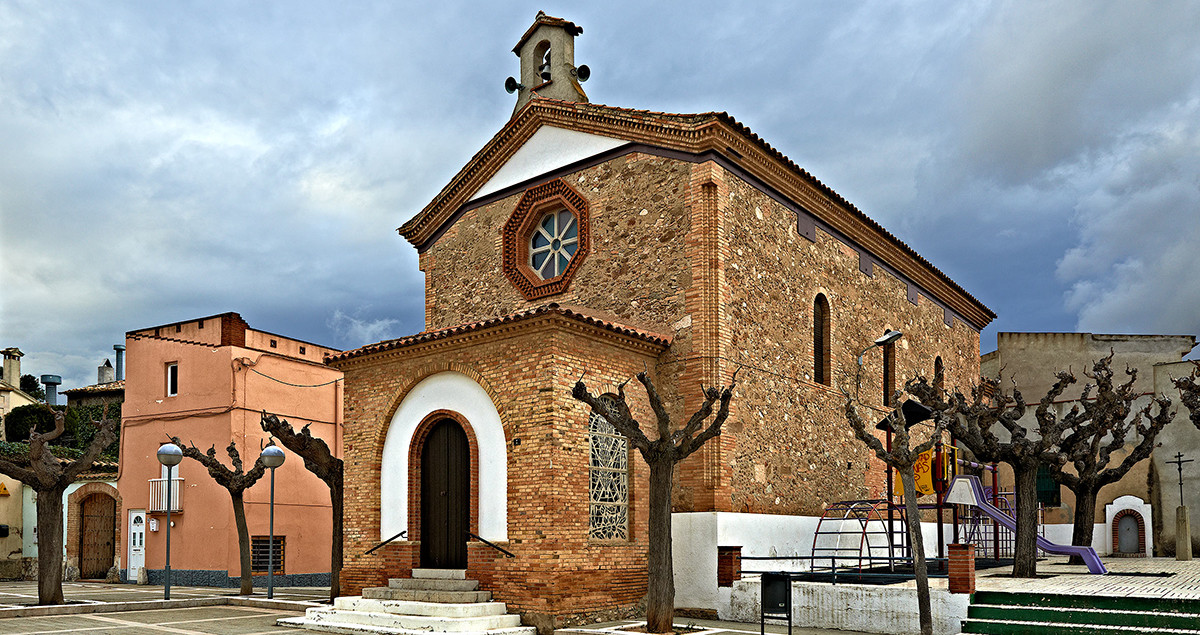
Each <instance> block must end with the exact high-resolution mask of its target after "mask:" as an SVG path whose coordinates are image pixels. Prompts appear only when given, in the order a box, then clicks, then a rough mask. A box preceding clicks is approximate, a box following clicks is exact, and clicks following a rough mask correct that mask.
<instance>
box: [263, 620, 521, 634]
mask: <svg viewBox="0 0 1200 635" xmlns="http://www.w3.org/2000/svg"><path fill="white" fill-rule="evenodd" d="M275 623H276V624H277V625H278V626H288V627H291V628H303V629H306V630H310V631H318V632H322V633H341V634H342V635H429V633H430V632H431V631H429V630H427V629H419V630H413V629H406V628H394V627H386V626H364V625H361V624H350V623H344V622H315V623H310V622H308V621H307V619H306V618H304V617H285V618H282V619H279V620H276V622H275ZM455 635H537V629H536V628H534V627H532V626H517V627H514V628H501V629H494V630H488V631H459V632H457V633H456V634H455Z"/></svg>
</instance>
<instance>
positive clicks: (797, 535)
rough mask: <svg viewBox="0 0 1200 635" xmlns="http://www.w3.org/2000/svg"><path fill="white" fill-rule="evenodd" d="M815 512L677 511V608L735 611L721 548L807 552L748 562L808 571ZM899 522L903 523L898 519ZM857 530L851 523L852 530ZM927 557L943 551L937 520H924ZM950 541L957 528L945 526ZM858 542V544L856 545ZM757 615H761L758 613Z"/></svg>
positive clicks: (754, 566)
mask: <svg viewBox="0 0 1200 635" xmlns="http://www.w3.org/2000/svg"><path fill="white" fill-rule="evenodd" d="M819 520H820V518H818V517H815V516H784V515H777V514H742V513H732V512H690V513H677V514H672V515H671V540H672V547H671V550H672V560H673V562H674V566H675V606H676V607H679V608H699V609H712V610H716V611H717V613H718V614H719V615H720V616H721V617H722V618H724V617H727V616H728V615H730V612H731V609H730V602H731V589H730V588H729V587H718V586H717V547H718V546H720V547H741V548H742V555H743V556H802V557H804V558H806V559H805V560H795V561H791V560H743V561H742V569H743V570H746V571H764V570H766V571H804V570H807V569H808V568H809V567H808V565H809V563H808V560H807V558H808V557H809V556H811V555H812V545H813V535H814V534H815V533H816V529H817V522H818V521H819ZM897 523H899V521H897ZM849 529H851V528H850V527H847V530H849ZM921 529H922V535H923V540H924V545H925V555H926V556H928V557H933V556H936V555H937V523H922V524H921ZM943 531H944V536H943V537H944V538H945V542H946V543H947V544H949V543H950V542H951V541H952V540H953V532H954V528H953V526H952V525H950V524H949V523H946V524H945V525H943ZM855 544H857V543H855ZM755 619H758V618H757V614H756V616H755Z"/></svg>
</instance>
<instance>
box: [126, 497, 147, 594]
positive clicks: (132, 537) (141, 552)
mask: <svg viewBox="0 0 1200 635" xmlns="http://www.w3.org/2000/svg"><path fill="white" fill-rule="evenodd" d="M145 566H146V510H144V509H131V510H129V580H130V581H137V579H138V574H139V573H141V570H142V568H143V567H145Z"/></svg>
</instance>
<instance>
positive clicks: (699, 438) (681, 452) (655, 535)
mask: <svg viewBox="0 0 1200 635" xmlns="http://www.w3.org/2000/svg"><path fill="white" fill-rule="evenodd" d="M637 379H638V381H639V382H641V384H642V386H644V387H645V389H646V396H647V397H649V400H650V408H651V409H652V410H653V411H654V417H655V420H656V423H657V429H658V438H657V439H655V440H653V441H651V440H650V439H649V438H648V437H647V436H646V434H645V433H644V432H642V427H641V424H639V423H638V421H637V420H636V419H634V418H633V414H632V413H631V412H630V409H629V402H628V401H627V400H626V398H625V384H626V383H628V382H627V381H626V382H624V383H622V384H621V385H620V386H618V387H617V398H616V399H615V400H614V401H613V402H612V404H611V405H607V404H606V403H605V401H602V400H601V399H600V398H599V397H598V396H596V395H593V394H592V393H590V392H588V389H587V386H586V385H584V383H583V380H582V379H580V381H577V382H575V388H574V389H573V390H572V391H571V396H572V397H574V398H575V399H578V400H579V401H582V402H583V403H585V404H587V405H588V406H589V407H590V408H591V409H592V412H593V413H595V414H597V415H599V416H601V417H604V419H605V420H606V421H608V422H609V423H610V424H612V426H613V427H614V428H616V429H617V432H620V433H621V434H623V435H624V436H625V437H626V438H628V439H629V442H630V443H632V444H633V447H635V448H637V450H638V452H640V453H641V455H642V459H644V460H645V461H646V464H647V465H649V466H650V511H649V521H650V535H649V543H648V546H647V560H648V563H647V565H648V568H649V574H650V580H649V586H648V588H647V590H646V630H647V631H649V632H651V633H669V632H672V631H673V630H674V627H673V624H672V622H673V621H674V618H675V574H674V571H673V569H672V566H673V565H672V560H671V558H672V556H671V486H672V480H673V478H674V473H675V464H676V463H678V462H680V461H682V460H683V459H685V458H687V457H688V456H690V455H691V454H692V453H693V452H695V451H696V450H698V449H700V447H701V446H703V445H704V443H705V442H707V441H708V440H709V439H711V438H713V437H715V436H717V434H718V433H720V431H721V425H722V424H723V423H725V419H726V418H728V417H729V402H730V400H731V399H733V388H734V386H735V385H737V372H736V371H735V372H734V373H733V377H731V378H730V380H729V385H728V386H726V387H724V388H716V387H708V388H703V389H702V392H703V395H704V403H703V404H701V406H700V408H699V409H698V410H696V412H695V413H694V414H692V416H691V418H689V419H688V421H687V423H686V424H685V425H684V426H683V427H681V428H678V429H675V430H674V432H672V428H673V427H674V426H672V425H671V417H670V415H668V414H667V410H666V408H665V407H664V406H663V403H662V399H661V398H660V397H659V396H658V391H656V390H655V389H654V383H653V381H651V379H650V376H649V375H648V374H647V373H645V372H641V373H638V374H637ZM718 402H719V403H720V406H719V408H718V409H717V414H716V417H715V418H714V419H713V420H712V422H711V423H709V424H708V426H707V427H705V428H704V429H703V430H701V429H700V428H701V426H702V425H703V424H704V422H705V421H706V420H707V419H708V418H709V416H711V415H712V414H713V406H714V405H715V404H717V403H718Z"/></svg>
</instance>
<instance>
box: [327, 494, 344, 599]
mask: <svg viewBox="0 0 1200 635" xmlns="http://www.w3.org/2000/svg"><path fill="white" fill-rule="evenodd" d="M329 502H330V503H331V504H332V506H333V552H332V553H331V554H330V558H329V599H330V600H334V599H336V598H337V597H339V596H340V595H341V594H342V580H341V578H342V474H341V472H340V471H339V472H338V474H337V478H336V479H331V482H330V483H329Z"/></svg>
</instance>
